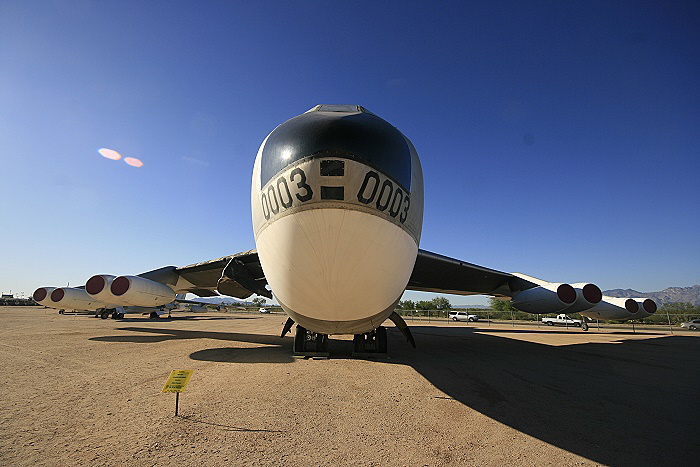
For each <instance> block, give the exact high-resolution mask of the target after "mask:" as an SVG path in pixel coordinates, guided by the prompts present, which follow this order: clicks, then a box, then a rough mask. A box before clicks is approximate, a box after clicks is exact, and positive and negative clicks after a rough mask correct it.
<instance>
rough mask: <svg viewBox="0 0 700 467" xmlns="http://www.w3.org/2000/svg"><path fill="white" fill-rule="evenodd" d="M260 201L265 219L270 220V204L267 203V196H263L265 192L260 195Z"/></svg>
mask: <svg viewBox="0 0 700 467" xmlns="http://www.w3.org/2000/svg"><path fill="white" fill-rule="evenodd" d="M260 201H261V202H262V211H263V216H265V220H270V205H269V204H268V203H267V196H265V193H263V194H262V196H261V197H260Z"/></svg>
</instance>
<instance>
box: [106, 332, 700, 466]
mask: <svg viewBox="0 0 700 467" xmlns="http://www.w3.org/2000/svg"><path fill="white" fill-rule="evenodd" d="M120 329H122V330H124V331H132V332H139V333H144V334H148V335H140V336H107V337H96V338H92V340H96V341H103V342H161V341H165V340H172V339H200V338H207V339H217V340H221V341H229V342H234V341H235V342H248V343H253V344H260V345H261V347H256V348H226V347H224V348H216V349H205V350H200V351H196V352H193V353H192V354H191V355H190V357H191V358H192V359H195V360H207V361H215V362H236V363H240V362H244V363H259V362H273V363H284V362H292V361H293V360H294V359H293V358H292V357H291V351H292V339H291V338H290V337H285V338H284V339H281V338H280V337H278V336H274V335H256V334H244V333H229V332H204V331H183V330H173V329H154V328H141V327H125V328H120ZM411 330H412V332H413V334H414V337H415V340H416V344H417V346H418V348H417V349H416V350H414V349H412V348H410V346H408V344H406V342H405V340H404V339H403V336H402V335H401V334H400V333H399V331H398V330H396V328H393V327H390V328H388V331H389V332H388V336H389V340H390V344H389V349H390V351H389V358H388V359H387V360H385V361H386V362H388V363H392V364H401V365H409V366H411V367H413V368H414V369H415V370H416V371H418V372H419V373H420V374H421V375H422V376H423V377H425V378H426V379H427V380H428V381H430V382H431V383H432V384H433V385H434V386H435V387H436V388H438V389H439V390H441V391H442V392H444V393H445V394H446V396H447V397H444V398H446V399H453V400H455V401H458V402H460V403H462V404H465V405H466V406H468V407H470V408H472V409H474V410H477V411H479V412H481V413H483V414H484V415H486V416H488V417H490V418H491V419H493V420H497V421H499V422H501V423H503V424H505V425H508V426H510V427H512V428H514V429H516V430H518V431H520V432H522V433H525V434H527V435H530V436H533V437H535V438H537V439H540V440H542V441H544V442H546V443H549V444H552V445H555V446H558V447H560V448H562V449H564V450H566V451H569V452H572V453H576V454H578V455H580V456H582V457H585V458H587V459H591V460H593V461H595V462H599V463H602V464H606V465H615V466H620V465H692V464H694V462H693V461H694V460H695V456H696V454H695V453H694V446H695V444H694V443H695V441H696V440H697V437H698V435H700V426H699V425H700V424H699V421H700V417H699V415H700V408H699V407H700V406H699V405H698V404H697V403H696V399H697V391H698V389H699V388H700V372H698V371H697V355H700V352H699V351H700V339H698V338H695V337H686V336H664V337H657V338H642V339H634V340H631V339H630V340H625V337H624V335H623V334H621V335H620V338H619V340H618V341H616V342H614V343H584V344H571V345H561V346H552V345H545V344H538V343H533V342H527V341H521V340H516V339H512V338H508V337H507V336H508V335H513V334H517V333H519V332H523V331H518V330H503V329H500V330H498V331H491V330H489V329H486V328H484V329H482V330H479V329H478V328H473V327H454V328H449V327H433V326H411ZM480 331H483V332H480ZM533 331H534V330H533ZM533 331H527V332H533ZM485 332H489V333H490V334H486V333H485ZM542 332H547V331H544V330H543V331H542ZM559 332H565V331H559ZM572 332H578V333H580V332H581V331H572ZM492 334H499V335H496V336H494V335H492ZM501 335H502V336H503V337H502V336H501ZM330 348H331V354H332V356H333V358H350V356H351V353H352V342H351V341H348V340H337V339H331V342H330ZM440 397H441V398H442V396H440ZM465 429H467V430H468V429H469V427H465Z"/></svg>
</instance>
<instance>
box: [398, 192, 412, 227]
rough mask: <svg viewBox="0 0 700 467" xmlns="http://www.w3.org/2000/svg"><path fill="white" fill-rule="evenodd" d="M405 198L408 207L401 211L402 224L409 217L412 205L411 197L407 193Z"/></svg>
mask: <svg viewBox="0 0 700 467" xmlns="http://www.w3.org/2000/svg"><path fill="white" fill-rule="evenodd" d="M404 199H405V200H406V207H405V208H404V210H403V212H402V213H401V217H399V220H400V221H401V223H402V224H403V223H404V222H406V218H407V217H408V208H409V207H411V198H409V197H408V195H406V198H404Z"/></svg>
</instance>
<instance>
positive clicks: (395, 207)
mask: <svg viewBox="0 0 700 467" xmlns="http://www.w3.org/2000/svg"><path fill="white" fill-rule="evenodd" d="M397 199H398V200H399V202H398V203H397V202H396V200H397ZM401 204H403V191H402V190H401V188H397V189H396V191H395V192H394V199H393V200H391V208H390V209H389V215H390V216H391V217H396V215H397V214H398V213H399V210H400V209H401Z"/></svg>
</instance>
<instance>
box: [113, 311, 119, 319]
mask: <svg viewBox="0 0 700 467" xmlns="http://www.w3.org/2000/svg"><path fill="white" fill-rule="evenodd" d="M117 318H119V313H118V312H117V311H113V312H112V319H117Z"/></svg>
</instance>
